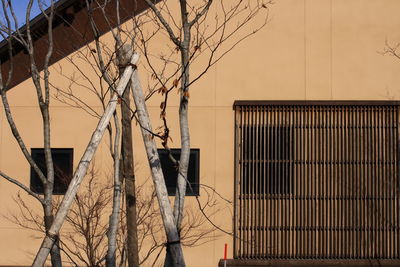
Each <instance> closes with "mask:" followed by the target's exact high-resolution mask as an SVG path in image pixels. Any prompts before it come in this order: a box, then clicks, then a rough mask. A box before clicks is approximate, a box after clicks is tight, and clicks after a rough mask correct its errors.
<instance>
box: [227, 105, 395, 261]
mask: <svg viewBox="0 0 400 267" xmlns="http://www.w3.org/2000/svg"><path fill="white" fill-rule="evenodd" d="M235 110H236V112H235V114H236V127H235V129H236V133H235V134H236V138H235V139H236V140H235V142H236V157H235V158H236V159H235V161H236V162H235V166H236V167H235V168H236V169H235V177H236V182H235V184H236V188H235V234H236V235H235V242H234V244H235V248H234V253H235V258H238V259H273V258H276V259H279V258H285V259H312V258H323V259H399V258H400V236H399V222H400V218H399V204H400V203H399V199H400V198H399V197H400V195H399V178H398V168H399V166H398V163H399V160H398V156H399V155H398V153H399V149H398V145H399V132H398V131H399V127H398V124H399V105H398V102H382V101H381V102H337V103H335V102H286V103H285V102H276V103H273V102H264V103H262V102H237V103H236V104H235Z"/></svg>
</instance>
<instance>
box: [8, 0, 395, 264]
mask: <svg viewBox="0 0 400 267" xmlns="http://www.w3.org/2000/svg"><path fill="white" fill-rule="evenodd" d="M399 8H400V2H399V1H396V0H365V1H362V0H279V1H276V2H275V3H274V4H273V5H272V6H270V13H269V21H268V23H267V25H266V26H265V27H264V28H263V29H262V30H260V31H259V32H258V33H257V34H256V35H254V36H252V37H251V38H249V39H247V40H246V41H245V42H244V43H241V44H240V45H238V46H237V47H235V49H234V50H232V51H231V52H230V53H228V54H227V55H226V56H225V57H224V58H223V60H221V61H219V62H218V63H217V64H216V65H215V66H214V67H213V68H211V69H210V70H209V72H208V73H207V74H206V75H205V76H204V77H203V78H202V79H201V80H199V81H198V82H196V83H195V84H194V85H193V86H192V88H191V92H190V104H189V105H190V108H189V125H190V132H191V147H192V148H194V149H196V151H197V152H196V153H198V159H199V161H198V165H196V166H195V167H194V168H197V169H198V182H199V184H200V190H199V195H200V197H199V200H200V202H201V203H206V202H207V198H208V196H209V195H210V194H211V195H213V197H214V198H215V200H216V201H217V204H216V205H214V206H212V207H210V208H209V210H208V212H209V220H210V221H211V222H212V223H213V224H215V225H216V226H218V227H219V228H220V229H222V230H224V231H226V232H231V233H233V234H232V235H228V234H226V233H224V232H222V231H220V230H216V231H214V232H213V233H212V234H211V238H210V240H209V242H207V243H205V244H202V245H199V246H196V247H190V248H185V249H184V253H185V258H186V262H187V266H216V265H218V263H219V260H220V259H221V258H222V257H223V255H224V244H228V258H230V259H234V260H230V261H229V264H247V263H250V264H254V265H256V264H261V263H264V264H267V263H268V262H269V263H271V262H275V263H277V264H289V263H290V264H298V263H299V262H300V263H301V262H303V264H306V266H308V265H309V264H314V263H316V262H319V263H321V264H322V263H323V262H325V263H328V264H332V262H333V263H338V262H343V261H351V262H352V264H361V265H360V266H363V265H362V264H365V263H366V262H368V263H369V264H377V262H378V261H379V262H380V264H382V265H384V264H387V265H390V264H392V266H396V264H397V263H398V261H399V260H400V233H399V231H400V230H399V221H400V214H399V206H400V190H399V174H398V173H399V169H398V168H399V142H400V141H399V140H400V139H399V138H400V135H399V128H398V127H399V114H400V113H399V112H400V110H399V102H398V101H397V100H399V98H400V90H399V85H400V75H398V73H399V72H400V60H398V59H397V58H395V57H392V56H390V55H388V54H386V53H385V51H386V48H387V44H388V45H392V46H395V45H396V43H397V42H400V34H399V33H398V28H399V26H400V17H399V16H398V10H399ZM127 23H129V22H127ZM254 23H260V21H254ZM251 28H252V25H249V27H248V28H246V31H251V30H252V29H251ZM104 38H105V40H107V38H110V36H109V33H107V34H105V36H104ZM82 49H83V48H82ZM74 55H76V52H75V54H74ZM74 59H76V62H80V61H79V58H78V57H76V56H75V58H74ZM141 60H144V59H143V58H142V59H141ZM192 68H193V69H194V72H196V71H197V70H199V69H200V67H197V66H195V65H194V66H192ZM196 68H198V69H196ZM61 70H62V71H61ZM73 72H74V70H73V69H72V68H71V67H70V61H69V60H68V59H67V58H65V57H60V58H59V59H58V61H57V62H55V63H54V65H53V70H52V75H53V77H54V78H52V79H54V81H55V82H56V84H57V86H65V85H68V79H66V78H65V76H66V75H72V73H73ZM88 73H89V75H92V76H91V77H93V79H97V76H96V75H95V74H94V73H91V72H90V71H88ZM148 79H151V78H147V77H146V76H145V74H144V72H143V82H144V83H145V81H146V80H148ZM21 81H22V82H20V83H18V84H16V85H15V86H14V87H13V88H12V89H11V90H10V91H9V92H8V95H9V99H10V100H9V101H10V105H11V108H12V111H13V114H14V116H15V120H16V122H17V125H18V127H19V129H20V132H21V135H22V136H23V137H24V138H25V140H26V143H27V144H28V147H29V149H37V148H42V147H43V141H42V136H41V125H40V114H39V109H38V107H37V104H36V102H35V101H36V100H35V95H34V94H35V93H34V89H33V85H32V82H31V81H30V80H29V79H26V77H25V78H21ZM78 94H79V97H80V98H81V99H85V100H86V101H87V103H88V104H89V105H90V106H91V107H92V108H93V109H94V110H96V111H99V112H100V111H101V110H102V107H101V106H100V105H99V103H98V102H97V101H96V100H93V99H92V98H91V95H90V93H87V92H85V91H80V92H79V93H78ZM161 101H162V98H161V96H156V97H154V98H151V99H150V100H149V102H148V107H149V112H150V115H151V116H152V118H153V119H154V125H153V126H154V128H156V127H157V126H159V125H161V121H160V119H159V118H160V114H159V110H160V102H161ZM178 108H179V99H178V98H175V97H173V98H171V100H170V101H169V104H168V114H169V116H170V117H169V119H170V128H171V139H172V143H170V146H171V147H172V148H179V146H180V137H179V130H178V129H179V128H178V125H179V124H178ZM51 112H52V136H53V137H52V146H53V147H54V148H59V149H73V158H72V159H71V160H72V161H73V166H74V167H76V166H77V163H78V162H79V159H80V157H81V155H82V153H83V151H84V149H85V148H86V145H87V142H88V140H89V138H90V136H91V134H92V131H93V129H94V128H95V125H96V123H97V119H96V118H94V117H93V116H91V115H89V114H88V113H85V112H83V111H82V109H79V108H75V107H72V106H70V105H67V104H65V103H62V102H60V101H57V99H54V100H52V106H51ZM0 125H1V128H0V136H1V138H0V170H2V171H4V172H5V173H7V174H9V175H10V176H12V177H17V178H18V179H19V180H20V181H22V182H24V183H25V184H27V185H30V167H29V165H28V163H26V162H25V160H24V158H23V155H22V153H21V152H20V151H19V149H18V146H17V144H16V142H15V140H14V139H13V137H12V134H11V131H10V129H9V126H8V124H7V120H6V118H5V115H4V111H3V109H1V110H0ZM139 130H140V129H139V128H138V127H134V129H133V131H134V150H135V164H137V168H136V177H137V179H138V181H139V182H141V181H143V182H144V181H145V180H147V179H149V178H148V177H149V176H150V173H149V169H148V166H147V160H146V157H145V150H144V146H143V142H142V139H141V135H140V131H139ZM107 142H108V141H107V140H106V138H105V139H104V141H103V142H102V144H101V146H100V148H99V150H98V151H97V152H96V164H98V165H100V166H107V164H108V163H109V162H110V156H109V149H108V145H107V144H108V143H107ZM159 145H160V144H159ZM160 148H161V145H160ZM104 168H105V170H107V168H108V167H104ZM207 188H212V189H213V190H215V192H217V193H218V194H213V193H212V192H214V191H210V190H208V189H207ZM0 189H1V192H2V194H0V201H1V203H2V206H1V208H0V214H2V215H4V216H0V236H1V237H2V241H0V251H1V257H0V265H6V266H21V265H30V264H31V262H32V259H33V257H34V254H35V252H36V251H37V249H38V247H39V245H40V242H41V240H40V239H35V238H32V235H33V233H32V231H31V230H28V229H24V228H21V227H18V226H16V225H15V224H14V223H12V222H10V220H8V219H7V218H6V217H7V216H8V217H9V215H10V214H13V212H15V210H16V209H17V208H16V204H15V196H16V195H17V194H18V192H19V191H20V190H19V189H18V188H17V187H15V185H13V184H10V183H8V182H7V181H5V180H0ZM21 195H23V193H22V192H21ZM22 197H23V198H25V199H27V200H28V201H29V197H28V196H22ZM186 205H187V207H188V208H190V209H194V210H196V208H198V203H197V201H196V198H195V197H193V196H188V197H187V204H186ZM32 210H40V205H39V204H38V203H34V202H33V201H32ZM210 227H212V226H211V225H210V224H208V223H207V222H205V224H204V228H207V229H208V228H210ZM38 235H39V236H40V234H38ZM205 255H207V256H205ZM304 261H307V262H306V263H304ZM282 262H283V263H282ZM310 262H311V263H310ZM149 266H150V265H149ZM233 266H234V265H233ZM237 266H240V265H237Z"/></svg>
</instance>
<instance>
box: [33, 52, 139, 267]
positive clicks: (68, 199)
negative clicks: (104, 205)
mask: <svg viewBox="0 0 400 267" xmlns="http://www.w3.org/2000/svg"><path fill="white" fill-rule="evenodd" d="M138 58H139V56H138V55H137V54H135V55H133V56H132V59H131V63H132V65H134V64H136V62H137V60H138ZM132 65H129V66H127V67H126V68H125V71H124V74H123V75H122V77H121V79H120V81H119V83H118V86H117V89H116V91H117V94H114V96H113V97H112V98H111V100H110V101H109V102H108V104H107V107H106V109H105V111H104V114H103V116H102V117H101V119H100V121H99V123H98V125H97V127H96V129H95V131H94V133H93V135H92V137H91V139H90V141H89V144H88V146H87V148H86V150H85V153H84V154H83V156H82V158H81V160H80V162H79V165H78V167H77V169H76V171H75V173H74V177H73V178H72V180H71V182H70V184H69V186H68V190H67V192H66V193H65V195H64V198H63V200H62V202H61V205H60V207H59V209H58V211H57V213H56V216H55V218H54V221H53V224H52V225H51V227H50V230H49V231H48V233H47V234H46V237H45V238H44V239H43V242H42V245H41V246H40V249H39V251H38V253H37V255H36V257H35V260H34V262H33V264H32V266H35V267H42V266H43V265H44V263H45V262H46V259H47V256H48V255H49V253H50V249H51V248H52V247H53V245H54V242H55V241H56V239H57V238H56V237H57V235H58V233H59V231H60V228H61V226H62V224H63V223H64V220H65V217H66V216H67V213H68V211H69V209H70V207H71V205H72V202H73V200H74V198H75V196H76V193H77V191H78V188H79V185H80V184H81V182H82V180H83V178H84V176H85V174H86V171H87V169H88V167H89V164H90V161H91V160H92V158H93V155H94V153H95V152H96V149H97V147H98V145H99V143H100V141H101V139H102V137H103V135H104V131H105V129H106V127H107V125H108V123H109V122H110V119H111V116H112V115H113V113H114V111H115V108H116V106H117V100H118V95H122V94H123V92H124V90H125V88H126V85H127V84H128V81H129V78H130V77H131V76H132V71H133V66H132Z"/></svg>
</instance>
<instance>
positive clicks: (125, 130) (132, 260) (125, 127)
mask: <svg viewBox="0 0 400 267" xmlns="http://www.w3.org/2000/svg"><path fill="white" fill-rule="evenodd" d="M130 54H132V47H131V46H130V45H124V46H122V47H119V49H118V50H117V57H118V63H119V66H120V67H119V72H120V73H122V71H123V68H122V66H124V65H126V64H127V63H129V58H130V56H129V55H130ZM129 86H130V85H129V84H128V86H127V87H128V88H126V89H125V91H124V94H123V95H122V101H121V116H122V147H121V152H122V176H123V178H124V182H125V201H126V228H127V240H126V243H127V260H128V266H129V267H139V248H138V237H137V219H136V187H135V170H134V163H133V145H132V144H133V140H132V117H131V115H132V113H131V105H130V102H131V101H130V97H129V96H130V88H129Z"/></svg>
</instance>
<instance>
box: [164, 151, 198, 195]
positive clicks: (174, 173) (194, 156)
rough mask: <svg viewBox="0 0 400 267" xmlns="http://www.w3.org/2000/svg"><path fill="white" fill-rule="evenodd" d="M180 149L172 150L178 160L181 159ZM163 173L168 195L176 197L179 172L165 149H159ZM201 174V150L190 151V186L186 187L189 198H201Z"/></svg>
mask: <svg viewBox="0 0 400 267" xmlns="http://www.w3.org/2000/svg"><path fill="white" fill-rule="evenodd" d="M180 153H181V150H180V149H171V154H172V155H173V156H174V157H175V159H176V160H179V158H180ZM158 155H159V156H160V162H161V166H162V171H163V174H164V179H165V183H166V185H167V190H168V195H169V196H175V192H176V180H177V178H178V170H177V168H176V167H175V166H174V164H173V163H172V161H171V160H170V159H169V157H168V152H167V151H166V150H165V149H158ZM199 172H200V149H190V158H189V168H188V177H187V179H188V181H189V183H190V186H189V185H187V186H186V195H187V196H199Z"/></svg>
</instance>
